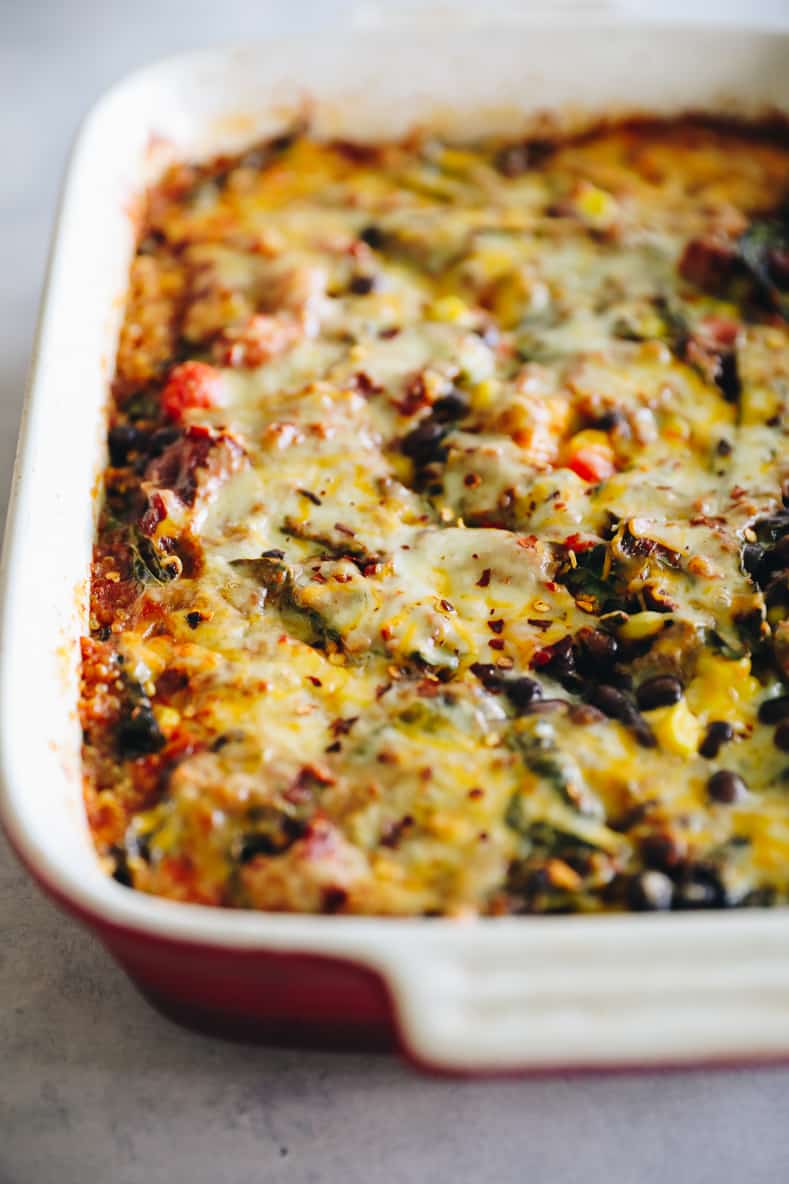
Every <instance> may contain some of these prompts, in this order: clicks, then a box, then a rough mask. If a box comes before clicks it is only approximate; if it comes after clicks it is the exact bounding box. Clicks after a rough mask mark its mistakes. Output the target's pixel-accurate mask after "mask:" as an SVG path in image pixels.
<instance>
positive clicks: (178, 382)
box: [162, 362, 220, 420]
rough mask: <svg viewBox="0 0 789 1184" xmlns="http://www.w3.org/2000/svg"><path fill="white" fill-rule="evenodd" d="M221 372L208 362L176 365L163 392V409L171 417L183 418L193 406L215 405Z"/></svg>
mask: <svg viewBox="0 0 789 1184" xmlns="http://www.w3.org/2000/svg"><path fill="white" fill-rule="evenodd" d="M219 381H220V374H219V371H218V370H217V369H216V368H215V367H214V366H209V365H208V364H207V363H206V362H182V363H181V364H180V366H174V367H173V369H172V370H171V371H170V376H169V378H168V379H167V385H166V386H165V388H164V391H163V392H162V410H163V411H164V413H165V415H166V416H167V417H168V418H169V419H176V420H178V419H181V418H182V416H183V413H184V412H185V411H188V410H189V409H190V408H191V407H214V406H215V405H216V403H217V395H218V391H219Z"/></svg>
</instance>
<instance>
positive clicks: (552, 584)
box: [545, 580, 559, 592]
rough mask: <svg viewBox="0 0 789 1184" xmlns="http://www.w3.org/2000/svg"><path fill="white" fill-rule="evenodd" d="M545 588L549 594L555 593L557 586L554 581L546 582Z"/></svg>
mask: <svg viewBox="0 0 789 1184" xmlns="http://www.w3.org/2000/svg"><path fill="white" fill-rule="evenodd" d="M545 587H546V588H547V589H548V591H549V592H555V591H556V589H557V588H558V587H559V585H558V584H557V583H556V580H546V581H545Z"/></svg>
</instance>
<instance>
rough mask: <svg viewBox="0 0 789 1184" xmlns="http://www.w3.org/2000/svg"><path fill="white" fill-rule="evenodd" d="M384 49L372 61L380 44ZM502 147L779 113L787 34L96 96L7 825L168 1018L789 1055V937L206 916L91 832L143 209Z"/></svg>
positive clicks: (781, 922) (26, 492) (732, 924)
mask: <svg viewBox="0 0 789 1184" xmlns="http://www.w3.org/2000/svg"><path fill="white" fill-rule="evenodd" d="M381 40H386V42H387V43H386V44H385V45H382V44H381V43H380V42H381ZM306 94H308V95H309V98H310V102H311V104H312V109H313V120H314V125H315V128H316V131H317V132H318V134H332V135H342V136H344V137H349V138H353V137H355V136H358V137H370V136H378V137H381V136H386V135H394V134H399V133H402V132H404V131H405V130H406V129H407V128H408V127H410V126H412V125H413V124H415V123H419V124H420V125H422V126H425V125H427V126H435V127H436V128H437V129H439V130H441V131H443V132H449V133H452V132H455V133H458V132H459V133H462V134H463V135H464V136H466V137H468V136H470V135H473V134H476V133H481V132H485V131H499V132H501V131H506V132H508V133H510V134H518V133H520V132H522V131H524V130H526V129H527V128H528V127H529V126H530V122H531V120H532V119H533V117H534V115H535V113H536V112H537V111H539V110H541V109H543V110H544V109H550V110H552V111H554V112H556V113H557V115H558V118H559V119H560V120H565V121H567V120H569V121H571V122H577V121H578V120H579V119H581V118H582V117H583V114H584V113H591V114H595V113H597V114H599V113H601V112H608V113H611V112H621V111H623V110H625V109H631V110H632V109H641V110H651V111H661V112H668V111H677V110H682V109H688V108H697V109H698V108H708V109H715V110H732V109H735V110H737V111H738V112H742V111H759V110H763V109H764V108H765V107H766V106H772V107H773V108H779V109H783V110H789V36H788V35H786V34H781V33H770V32H746V31H743V30H741V29H736V28H732V27H729V28H727V29H725V30H724V29H717V30H715V29H701V28H692V27H688V26H685V27H681V28H680V27H677V28H672V27H669V26H666V25H663V26H654V27H651V26H648V25H645V24H643V23H638V24H635V23H629V24H620V25H618V26H616V27H613V26H611V25H608V24H606V23H605V22H604V21H602V20H594V19H592V18H588V19H585V20H584V21H583V22H580V23H576V24H575V25H574V26H573V27H569V26H568V25H566V24H564V23H562V22H555V23H554V24H553V25H545V26H540V27H537V26H534V27H530V26H529V27H527V26H522V27H521V28H519V29H516V30H513V29H503V28H502V29H496V28H495V27H491V28H488V27H483V28H480V27H479V26H476V27H474V28H470V27H469V28H464V27H463V22H462V20H460V19H459V20H458V21H457V22H456V23H455V24H454V25H453V27H452V28H451V29H444V30H442V31H441V34H440V36H434V37H427V38H425V39H421V40H420V39H411V40H408V41H406V40H402V41H400V40H396V39H392V38H389V39H388V40H387V39H380V38H379V39H377V40H374V39H372V38H370V37H368V36H366V35H353V36H350V37H349V36H344V37H343V38H342V40H338V41H337V42H336V43H327V44H320V45H318V44H309V43H293V44H279V43H278V44H271V43H270V44H265V45H261V46H257V47H248V48H244V49H241V50H222V51H212V52H207V53H200V54H194V55H189V56H185V57H179V58H174V59H171V60H169V61H165V62H162V63H159V64H158V65H155V66H153V67H150V68H148V69H146V70H143V71H141V72H140V73H138V74H135V75H133V76H132V77H130V78H129V79H127V80H125V81H123V82H122V83H120V84H119V85H118V86H117V87H115V88H114V89H113V90H112V91H111V92H110V93H109V94H108V95H106V96H105V97H104V98H103V99H102V100H101V102H100V103H99V105H98V106H97V107H96V108H95V110H94V111H93V112H92V113H91V115H90V116H89V118H88V120H87V121H86V123H85V125H84V128H83V130H82V132H81V133H80V136H79V139H78V142H77V145H76V148H75V150H74V154H73V157H72V162H71V166H70V169H69V174H68V180H67V184H66V188H65V192H64V196H63V201H62V206H61V211H60V216H59V219H58V226H57V232H56V236H55V244H54V250H53V255H52V261H51V265H50V271H49V279H48V282H47V288H46V295H45V298H44V304H43V311H42V316H41V324H40V329H39V334H38V340H37V344H36V349H35V356H34V361H33V369H32V377H31V382H30V390H29V394H28V398H27V402H26V407H25V415H24V423H23V428H22V435H21V443H20V449H19V457H18V460H17V466H16V471H15V475H14V483H13V494H12V505H11V512H10V517H9V525H8V531H7V537H6V544H5V554H4V561H3V575H2V667H1V669H0V718H1V720H2V729H3V744H2V780H3V787H2V817H3V821H4V824H5V828H6V830H7V832H8V835H9V837H10V839H11V842H12V844H13V846H14V848H15V849H16V851H17V853H18V855H19V857H20V858H21V859H22V861H23V862H24V863H25V864H26V865H27V867H28V869H29V870H30V872H31V874H32V875H33V876H34V877H35V878H36V879H37V880H38V881H39V882H40V883H41V884H42V886H43V887H44V888H45V890H46V891H48V892H49V893H50V894H51V895H52V896H53V897H54V898H55V899H56V900H57V901H58V902H59V903H60V904H61V905H62V906H63V907H64V908H66V909H67V910H68V911H70V912H71V913H72V914H74V915H75V916H76V917H78V918H79V920H80V921H82V922H84V923H85V924H86V925H88V926H89V927H90V928H91V929H93V930H94V931H95V932H96V933H97V934H98V935H99V937H100V938H101V940H102V941H103V943H104V944H105V946H106V947H107V948H108V949H109V950H110V952H111V953H112V954H113V955H114V957H115V958H116V959H117V960H118V961H119V962H120V963H121V965H122V966H123V967H124V968H125V969H126V970H127V971H128V973H129V974H130V975H131V977H132V978H133V979H134V980H135V981H136V983H137V984H138V985H139V987H140V988H141V990H142V991H143V992H144V993H145V994H146V995H147V996H148V997H149V998H150V999H151V1000H152V1001H153V1002H154V1003H156V1005H157V1006H159V1007H160V1008H161V1009H162V1010H164V1011H166V1012H167V1013H168V1014H170V1015H173V1016H175V1017H176V1018H179V1019H182V1020H185V1021H186V1022H188V1023H191V1024H194V1025H195V1026H199V1027H201V1028H207V1029H210V1030H217V1031H224V1032H226V1033H229V1034H233V1035H239V1036H244V1037H249V1036H263V1037H266V1038H268V1039H283V1038H284V1039H288V1040H301V1041H308V1042H312V1041H316V1040H321V1041H326V1040H329V1041H331V1042H333V1043H340V1044H343V1045H346V1044H351V1043H353V1044H359V1043H363V1044H367V1045H370V1044H375V1045H387V1044H391V1043H392V1042H393V1041H396V1042H398V1043H399V1045H400V1046H401V1047H402V1048H404V1049H405V1050H406V1052H407V1053H408V1054H409V1055H410V1056H412V1057H413V1058H414V1059H415V1060H417V1061H418V1062H420V1063H421V1064H425V1065H429V1066H431V1067H433V1068H436V1069H441V1070H446V1071H458V1072H479V1071H512V1070H527V1069H530V1070H534V1069H545V1068H553V1067H566V1066H569V1065H572V1066H579V1067H582V1066H614V1065H616V1066H636V1065H639V1066H643V1065H650V1064H657V1063H668V1062H673V1063H683V1062H684V1063H688V1062H699V1061H724V1060H725V1061H732V1060H738V1059H741V1060H744V1059H748V1060H753V1059H760V1060H766V1059H770V1058H778V1057H785V1056H787V1055H789V916H788V915H787V912H786V910H783V909H776V910H770V911H760V910H758V909H756V910H750V911H746V912H736V913H729V914H724V913H719V914H703V915H702V914H682V915H656V916H632V915H625V916H600V917H552V918H550V917H546V918H509V919H501V920H484V921H474V922H468V921H456V920H434V919H420V920H402V921H400V920H385V919H374V918H351V917H331V916H320V917H313V916H284V915H271V914H265V913H252V912H243V911H235V912H231V911H223V910H219V909H212V908H208V907H204V906H198V905H187V904H181V903H175V902H172V901H168V900H164V899H157V898H152V897H148V896H146V895H144V894H142V893H136V892H133V891H130V890H128V889H126V888H124V887H123V886H121V885H120V884H118V883H116V882H115V881H113V880H111V879H109V878H107V877H106V876H105V874H104V873H103V872H102V870H101V869H100V867H99V865H98V862H97V859H96V857H95V854H94V852H93V849H92V846H91V843H90V837H89V834H88V830H87V825H86V821H85V818H84V813H83V807H82V799H81V784H80V757H79V744H80V737H79V728H78V722H77V712H76V702H77V660H78V645H77V639H78V637H79V635H80V634H81V633H83V632H85V616H86V600H87V571H88V564H89V556H90V547H91V540H92V535H93V528H94V522H95V512H96V503H97V497H98V494H97V474H98V473H99V472H100V471H101V469H102V467H103V464H104V452H103V450H104V434H105V431H104V423H105V411H106V400H107V387H108V380H109V378H110V370H111V366H112V359H113V358H114V354H115V344H116V338H117V332H118V326H119V321H120V316H121V312H122V304H123V294H124V287H125V283H126V276H127V270H128V264H129V259H130V255H131V251H132V248H133V241H134V217H133V215H134V210H135V197H136V195H137V194H139V193H140V191H141V190H142V189H143V187H144V186H145V185H146V184H148V183H150V182H151V181H152V180H153V179H155V177H156V176H157V175H158V174H159V173H160V172H161V170H162V168H163V167H164V166H165V165H166V164H167V163H168V162H170V161H171V160H172V159H174V158H182V157H189V158H193V157H206V156H210V155H213V154H216V153H218V152H220V151H233V150H238V149H240V148H241V147H243V146H244V145H245V144H246V143H249V142H251V141H253V140H254V139H255V138H257V137H261V136H263V135H268V134H273V133H274V132H276V131H277V130H279V129H280V128H281V127H282V126H283V124H284V123H286V122H287V121H288V120H289V119H290V118H292V116H293V113H294V111H295V110H298V109H299V107H300V106H301V104H303V101H304V96H305V95H306Z"/></svg>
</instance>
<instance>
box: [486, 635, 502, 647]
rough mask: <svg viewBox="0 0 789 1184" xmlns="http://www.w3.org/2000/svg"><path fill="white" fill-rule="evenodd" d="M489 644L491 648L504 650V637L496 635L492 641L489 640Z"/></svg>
mask: <svg viewBox="0 0 789 1184" xmlns="http://www.w3.org/2000/svg"><path fill="white" fill-rule="evenodd" d="M488 645H489V646H490V648H491V649H492V650H503V649H504V638H503V637H494V638H493V639H492V641H489V642H488Z"/></svg>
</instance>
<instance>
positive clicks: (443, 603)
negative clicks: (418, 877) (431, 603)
mask: <svg viewBox="0 0 789 1184" xmlns="http://www.w3.org/2000/svg"><path fill="white" fill-rule="evenodd" d="M438 607H439V608H440V609H443V611H444V612H445V613H454V612H457V609H456V608H455V606H454V604H450V602H449V601H448V600H439V602H438Z"/></svg>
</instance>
